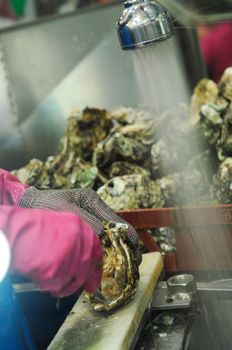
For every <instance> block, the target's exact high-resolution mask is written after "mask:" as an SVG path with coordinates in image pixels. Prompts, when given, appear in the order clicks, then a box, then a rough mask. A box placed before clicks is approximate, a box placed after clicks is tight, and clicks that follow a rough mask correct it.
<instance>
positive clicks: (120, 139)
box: [93, 131, 149, 169]
mask: <svg viewBox="0 0 232 350" xmlns="http://www.w3.org/2000/svg"><path fill="white" fill-rule="evenodd" d="M148 152H149V147H148V146H147V145H144V144H143V143H142V142H141V141H140V140H138V139H136V138H134V137H127V136H124V135H123V134H122V133H121V132H119V131H117V132H114V133H111V134H110V135H109V136H108V137H107V138H106V139H105V140H103V141H102V142H99V143H98V145H97V147H96V148H95V151H94V155H93V163H94V165H95V166H97V167H98V168H100V169H102V168H104V167H107V166H109V165H110V164H112V163H113V162H114V161H116V160H124V161H128V162H135V163H140V162H142V161H144V159H145V158H146V156H147V154H148Z"/></svg>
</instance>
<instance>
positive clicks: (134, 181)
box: [97, 174, 164, 211]
mask: <svg viewBox="0 0 232 350" xmlns="http://www.w3.org/2000/svg"><path fill="white" fill-rule="evenodd" d="M97 193H98V195H99V196H100V197H101V199H102V200H103V201H104V202H105V203H106V204H107V205H108V206H109V207H111V209H113V210H115V211H117V210H128V209H136V208H158V207H161V206H163V204H164V200H163V197H162V193H161V189H160V187H159V186H158V185H157V184H156V183H155V182H154V181H152V180H151V179H150V178H149V177H146V176H143V175H139V174H133V175H124V176H118V177H114V178H113V179H111V180H109V181H108V182H107V183H106V184H105V185H103V186H102V187H100V188H99V189H98V190H97Z"/></svg>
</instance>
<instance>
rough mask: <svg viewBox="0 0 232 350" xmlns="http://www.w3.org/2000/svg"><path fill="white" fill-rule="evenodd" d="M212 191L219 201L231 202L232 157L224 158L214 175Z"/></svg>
mask: <svg viewBox="0 0 232 350" xmlns="http://www.w3.org/2000/svg"><path fill="white" fill-rule="evenodd" d="M214 193H215V197H216V199H217V200H218V202H219V203H224V204H229V203H232V158H230V157H229V158H226V159H225V160H224V161H223V162H222V163H221V165H220V168H219V170H218V173H217V174H216V175H215V176H214Z"/></svg>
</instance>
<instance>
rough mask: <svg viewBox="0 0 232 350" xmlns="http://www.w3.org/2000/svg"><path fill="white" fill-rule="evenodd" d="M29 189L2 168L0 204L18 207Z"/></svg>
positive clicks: (0, 174) (0, 171)
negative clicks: (25, 191)
mask: <svg viewBox="0 0 232 350" xmlns="http://www.w3.org/2000/svg"><path fill="white" fill-rule="evenodd" d="M27 187H28V185H26V184H23V183H21V182H20V181H19V180H18V179H17V177H16V176H14V175H12V174H11V173H10V172H8V171H6V170H4V169H1V168H0V204H6V205H17V204H18V202H19V200H20V198H21V197H22V195H23V192H24V190H25V189H26V188H27Z"/></svg>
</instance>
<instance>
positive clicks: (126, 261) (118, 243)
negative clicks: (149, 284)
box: [86, 222, 139, 311]
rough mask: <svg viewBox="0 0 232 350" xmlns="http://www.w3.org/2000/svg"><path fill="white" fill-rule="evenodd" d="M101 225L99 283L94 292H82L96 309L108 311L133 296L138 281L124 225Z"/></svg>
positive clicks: (134, 260) (110, 223) (135, 262)
mask: <svg viewBox="0 0 232 350" xmlns="http://www.w3.org/2000/svg"><path fill="white" fill-rule="evenodd" d="M103 229H104V234H103V236H102V237H101V244H102V247H103V251H104V258H103V271H102V280H101V285H100V288H99V290H98V291H97V292H96V293H95V294H92V295H91V294H86V295H87V297H88V299H89V300H90V303H91V304H92V305H93V308H94V309H95V310H97V311H109V310H112V309H114V308H116V307H118V306H120V305H122V304H125V303H127V302H128V301H129V300H130V299H131V298H132V297H133V296H134V294H135V292H136V289H137V285H138V281H139V267H138V262H137V261H136V259H135V257H134V254H133V253H132V251H131V249H130V247H129V246H128V244H127V239H126V232H127V230H128V225H127V224H124V223H117V224H114V223H112V222H105V223H103Z"/></svg>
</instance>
